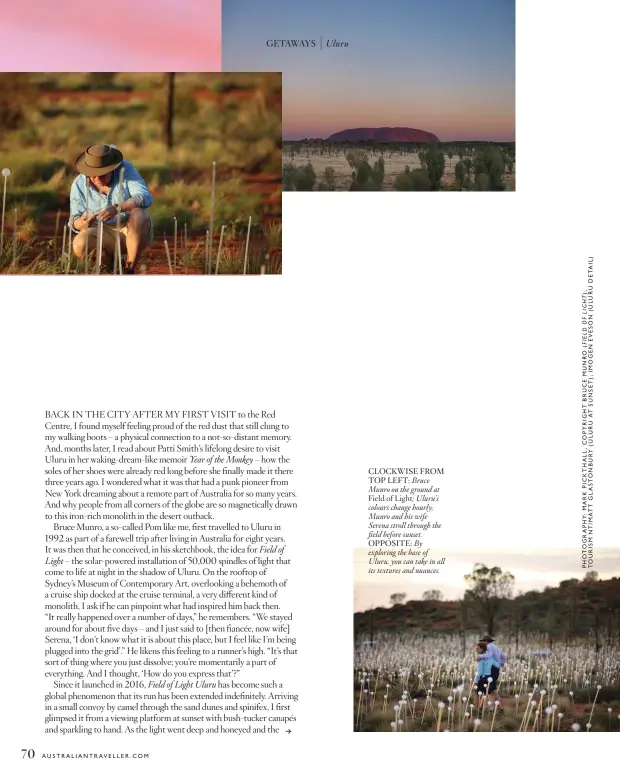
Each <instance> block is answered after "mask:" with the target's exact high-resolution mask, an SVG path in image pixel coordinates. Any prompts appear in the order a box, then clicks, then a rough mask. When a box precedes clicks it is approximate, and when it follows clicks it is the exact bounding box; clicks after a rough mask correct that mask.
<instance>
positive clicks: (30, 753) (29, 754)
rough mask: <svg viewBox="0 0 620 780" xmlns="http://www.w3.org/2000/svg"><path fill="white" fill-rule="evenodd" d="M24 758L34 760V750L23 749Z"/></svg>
mask: <svg viewBox="0 0 620 780" xmlns="http://www.w3.org/2000/svg"><path fill="white" fill-rule="evenodd" d="M22 758H34V750H33V749H32V748H30V750H28V748H22Z"/></svg>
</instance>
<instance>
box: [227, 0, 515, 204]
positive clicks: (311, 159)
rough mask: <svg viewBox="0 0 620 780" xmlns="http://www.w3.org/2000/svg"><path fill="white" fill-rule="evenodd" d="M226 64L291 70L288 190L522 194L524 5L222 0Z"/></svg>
mask: <svg viewBox="0 0 620 780" xmlns="http://www.w3.org/2000/svg"><path fill="white" fill-rule="evenodd" d="M222 68H223V69H224V70H261V71H281V72H282V74H283V105H282V120H283V139H284V154H283V189H284V190H297V191H310V190H314V191H321V190H322V191H336V190H340V191H343V190H362V191H363V190H366V191H368V190H427V191H428V190H430V191H439V190H453V191H489V190H490V191H510V190H514V189H515V168H516V149H515V0H385V1H384V2H382V3H377V2H374V1H373V0H341V1H340V2H338V3H333V2H331V0H316V2H313V3H306V2H302V0H262V2H261V3H255V2H254V0H223V2H222Z"/></svg>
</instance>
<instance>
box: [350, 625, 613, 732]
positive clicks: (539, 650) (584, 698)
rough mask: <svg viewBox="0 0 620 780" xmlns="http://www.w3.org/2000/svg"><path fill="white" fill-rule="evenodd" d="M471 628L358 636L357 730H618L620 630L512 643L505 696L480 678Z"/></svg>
mask: <svg viewBox="0 0 620 780" xmlns="http://www.w3.org/2000/svg"><path fill="white" fill-rule="evenodd" d="M477 639H478V637H477V636H476V635H474V634H472V635H471V636H467V637H465V638H464V637H463V636H462V635H457V634H452V635H446V634H442V635H440V634H436V635H431V636H428V635H427V636H424V638H422V636H420V635H414V634H383V635H375V636H373V638H372V639H371V638H370V637H369V636H368V635H366V636H359V637H358V642H357V645H356V648H355V671H354V700H353V707H354V728H355V730H356V731H365V732H368V731H388V732H390V731H391V732H395V733H396V732H401V731H438V732H439V731H472V732H476V731H480V732H482V731H488V732H491V731H493V732H506V731H510V732H520V733H525V732H526V731H528V732H550V733H551V732H560V731H569V732H573V733H576V732H584V733H589V732H590V731H606V732H612V731H615V732H617V731H619V730H620V646H619V644H618V640H617V638H613V639H612V638H611V637H609V638H603V642H602V645H601V646H600V649H599V651H598V652H597V651H596V645H595V644H594V642H592V643H589V642H588V641H587V640H586V641H581V640H580V641H579V642H576V643H575V644H574V645H570V646H569V645H560V644H556V645H553V646H552V647H549V643H548V639H547V637H546V635H543V634H522V635H521V636H520V638H519V643H518V646H517V643H516V641H513V642H511V643H509V644H503V643H501V642H499V644H500V647H501V649H502V650H503V651H504V652H505V654H506V656H507V659H508V660H507V663H506V665H505V666H504V667H503V669H502V670H501V674H500V681H499V687H498V692H499V698H500V702H501V705H500V707H497V706H495V705H494V702H493V696H492V695H491V696H489V697H487V696H485V695H484V694H483V695H479V694H478V693H477V692H476V688H475V686H474V676H475V673H476V662H475V653H474V647H475V644H476V641H477Z"/></svg>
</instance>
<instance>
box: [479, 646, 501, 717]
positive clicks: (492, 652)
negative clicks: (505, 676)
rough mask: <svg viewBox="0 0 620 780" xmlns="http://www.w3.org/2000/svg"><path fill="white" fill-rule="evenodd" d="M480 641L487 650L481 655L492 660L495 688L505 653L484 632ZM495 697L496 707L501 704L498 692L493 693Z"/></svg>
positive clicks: (492, 675)
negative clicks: (484, 643) (484, 644)
mask: <svg viewBox="0 0 620 780" xmlns="http://www.w3.org/2000/svg"><path fill="white" fill-rule="evenodd" d="M480 641H481V642H486V645H487V651H486V653H484V654H483V655H482V656H481V657H482V658H483V659H487V658H490V659H492V660H493V661H494V663H493V666H492V667H491V677H492V678H493V680H494V681H495V687H496V688H497V684H498V682H499V672H500V669H502V668H503V667H504V666H505V664H506V655H505V653H504V652H503V651H502V650H500V649H499V647H498V646H497V645H496V644H495V639H494V638H493V637H492V636H491V635H490V634H485V636H483V637H482V639H481V640H480ZM495 698H496V702H497V706H498V707H499V706H501V703H500V699H499V693H496V694H495Z"/></svg>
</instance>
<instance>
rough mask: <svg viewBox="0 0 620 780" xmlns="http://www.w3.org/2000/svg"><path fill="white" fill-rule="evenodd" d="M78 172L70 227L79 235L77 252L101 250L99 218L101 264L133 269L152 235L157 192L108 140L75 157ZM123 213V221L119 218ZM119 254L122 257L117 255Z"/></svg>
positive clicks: (125, 270)
mask: <svg viewBox="0 0 620 780" xmlns="http://www.w3.org/2000/svg"><path fill="white" fill-rule="evenodd" d="M75 167H76V169H77V171H78V173H79V176H77V177H76V178H75V179H74V180H73V184H72V185H71V197H70V209H71V214H70V219H69V224H70V226H71V229H72V230H73V231H74V233H75V234H76V235H75V237H74V239H73V251H74V253H75V254H76V255H77V257H79V258H80V259H82V258H84V256H85V254H86V253H87V252H88V257H87V261H88V259H89V258H92V257H93V256H94V255H95V254H96V252H97V242H98V240H99V236H98V231H99V223H103V227H102V232H103V235H102V237H101V238H102V266H103V263H104V262H105V264H106V267H107V270H108V271H110V272H114V271H116V270H117V269H116V267H115V258H116V262H120V263H122V268H121V271H122V272H123V273H126V274H132V273H134V271H135V268H136V263H138V262H139V260H140V256H141V255H142V253H143V252H144V250H145V249H146V248H147V247H148V245H149V244H150V243H151V241H152V240H153V224H152V221H151V215H150V214H149V212H148V209H149V207H150V206H152V205H153V196H152V195H151V193H150V191H149V188H148V187H147V186H146V183H145V181H144V179H143V178H142V177H141V176H140V174H139V173H138V171H137V170H136V168H135V166H134V165H132V163H130V162H129V161H128V160H124V159H123V155H122V154H121V152H120V151H119V150H118V149H117V148H116V147H114V146H112V145H108V144H95V145H94V146H89V147H88V148H87V149H86V150H85V151H84V152H82V154H80V156H79V157H78V158H77V160H76V161H75ZM119 214H120V221H119V219H118V217H119ZM119 254H120V257H119V256H118V255H119Z"/></svg>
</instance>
